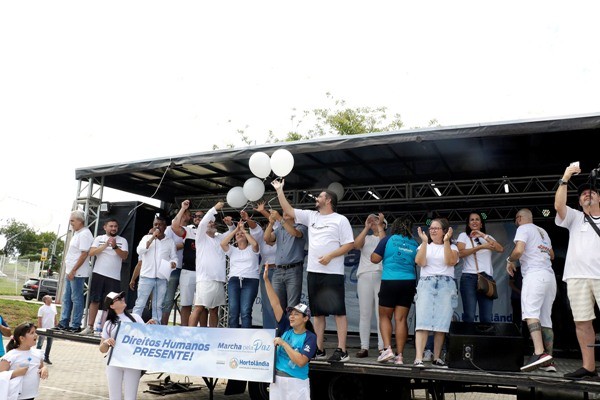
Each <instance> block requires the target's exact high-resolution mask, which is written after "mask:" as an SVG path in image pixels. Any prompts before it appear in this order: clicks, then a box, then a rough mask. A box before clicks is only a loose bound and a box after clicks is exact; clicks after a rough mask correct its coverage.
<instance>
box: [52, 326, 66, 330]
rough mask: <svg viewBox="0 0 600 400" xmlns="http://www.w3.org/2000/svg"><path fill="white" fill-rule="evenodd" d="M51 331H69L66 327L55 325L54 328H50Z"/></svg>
mask: <svg viewBox="0 0 600 400" xmlns="http://www.w3.org/2000/svg"><path fill="white" fill-rule="evenodd" d="M52 329H54V330H57V331H66V330H67V329H69V328H68V327H66V326H62V325H56V326H55V327H54V328H52Z"/></svg>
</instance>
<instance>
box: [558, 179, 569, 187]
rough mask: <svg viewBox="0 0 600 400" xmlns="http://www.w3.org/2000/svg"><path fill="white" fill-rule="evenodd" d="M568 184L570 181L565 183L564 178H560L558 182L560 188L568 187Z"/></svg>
mask: <svg viewBox="0 0 600 400" xmlns="http://www.w3.org/2000/svg"><path fill="white" fill-rule="evenodd" d="M568 183H569V181H565V180H564V179H563V178H560V179H559V180H558V186H562V185H566V184H568Z"/></svg>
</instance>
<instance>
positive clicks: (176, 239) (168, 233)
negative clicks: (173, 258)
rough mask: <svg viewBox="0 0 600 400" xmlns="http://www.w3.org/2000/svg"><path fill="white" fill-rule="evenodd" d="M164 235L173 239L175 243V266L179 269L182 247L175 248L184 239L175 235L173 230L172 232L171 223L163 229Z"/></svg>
mask: <svg viewBox="0 0 600 400" xmlns="http://www.w3.org/2000/svg"><path fill="white" fill-rule="evenodd" d="M182 228H183V229H186V228H187V226H183V227H182ZM165 236H166V237H168V238H169V239H171V240H173V243H175V250H176V251H177V268H179V269H181V267H182V266H183V247H182V248H181V249H179V250H177V245H179V244H181V243H183V241H184V240H185V239H184V238H182V237H181V236H178V235H176V234H175V232H173V228H171V225H169V226H167V229H165Z"/></svg>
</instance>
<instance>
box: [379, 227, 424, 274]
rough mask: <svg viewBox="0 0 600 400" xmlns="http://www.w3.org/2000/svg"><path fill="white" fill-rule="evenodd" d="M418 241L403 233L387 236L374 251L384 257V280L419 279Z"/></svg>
mask: <svg viewBox="0 0 600 400" xmlns="http://www.w3.org/2000/svg"><path fill="white" fill-rule="evenodd" d="M418 247H419V245H418V243H417V242H416V241H415V240H414V239H413V238H411V237H406V236H402V235H392V236H386V237H384V238H383V239H381V241H380V242H379V244H378V245H377V247H376V248H375V251H374V252H373V253H375V254H378V255H379V256H381V257H382V258H383V260H382V264H383V273H382V274H381V280H383V281H406V280H411V279H417V275H416V272H415V257H416V256H417V248H418Z"/></svg>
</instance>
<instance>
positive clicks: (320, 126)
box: [284, 93, 403, 141]
mask: <svg viewBox="0 0 600 400" xmlns="http://www.w3.org/2000/svg"><path fill="white" fill-rule="evenodd" d="M327 98H328V99H329V100H330V101H331V102H332V103H333V105H332V106H331V107H328V108H315V109H313V110H310V111H308V110H304V111H302V112H301V113H299V114H300V115H299V116H298V115H296V114H294V115H292V117H291V121H292V125H293V130H292V131H290V132H288V134H287V136H286V137H285V139H284V140H285V141H295V140H301V139H313V138H315V137H320V136H346V135H360V134H363V133H373V132H388V131H395V130H398V129H401V128H402V127H403V123H402V119H401V118H400V114H397V113H396V114H394V115H393V116H392V117H391V118H390V117H389V116H388V112H387V107H375V108H373V107H356V108H351V107H348V106H347V105H346V101H345V100H336V99H335V98H334V97H333V96H332V95H331V94H330V93H327ZM294 111H295V110H294ZM306 125H308V127H305V126H306Z"/></svg>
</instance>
